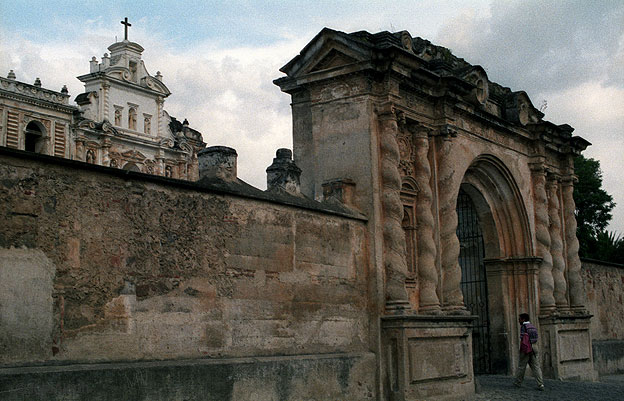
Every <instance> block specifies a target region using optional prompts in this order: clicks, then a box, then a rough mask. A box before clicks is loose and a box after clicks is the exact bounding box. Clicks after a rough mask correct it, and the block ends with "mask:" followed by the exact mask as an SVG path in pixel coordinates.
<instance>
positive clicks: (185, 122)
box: [182, 118, 189, 127]
mask: <svg viewBox="0 0 624 401" xmlns="http://www.w3.org/2000/svg"><path fill="white" fill-rule="evenodd" d="M182 125H186V126H187V127H188V125H189V122H188V120H187V119H186V118H185V119H184V122H182Z"/></svg>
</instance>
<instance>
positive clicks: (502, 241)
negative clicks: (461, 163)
mask: <svg viewBox="0 0 624 401" xmlns="http://www.w3.org/2000/svg"><path fill="white" fill-rule="evenodd" d="M462 188H463V189H464V190H466V192H467V193H468V194H469V196H470V197H471V199H472V200H473V202H474V204H475V207H476V208H477V211H478V213H479V216H480V218H481V219H482V225H483V227H482V229H483V231H484V236H485V237H486V238H484V239H485V241H486V244H487V245H488V246H487V247H486V248H487V249H486V253H487V257H524V256H530V255H532V254H533V250H532V241H531V235H530V224H529V220H528V213H527V209H526V205H525V200H524V198H523V196H522V193H521V192H520V189H519V187H518V185H517V181H516V180H515V178H514V176H513V174H512V172H511V171H510V170H509V169H508V168H507V167H506V166H505V164H504V163H503V162H502V161H501V160H500V159H498V158H497V157H496V156H493V155H491V154H482V155H480V156H478V157H476V158H475V159H473V161H472V163H471V164H470V166H469V167H468V169H467V170H466V172H465V174H464V177H463V179H462ZM458 192H459V188H458Z"/></svg>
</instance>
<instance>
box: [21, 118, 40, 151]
mask: <svg viewBox="0 0 624 401" xmlns="http://www.w3.org/2000/svg"><path fill="white" fill-rule="evenodd" d="M44 138H45V128H43V127H42V126H41V124H39V123H38V122H36V121H31V122H29V123H28V125H27V126H26V130H25V131H24V150H25V151H27V152H35V153H45V152H44V151H45V139H44Z"/></svg>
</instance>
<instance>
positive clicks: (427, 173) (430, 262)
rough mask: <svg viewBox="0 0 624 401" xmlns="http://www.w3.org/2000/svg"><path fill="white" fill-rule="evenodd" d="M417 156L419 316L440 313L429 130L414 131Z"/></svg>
mask: <svg viewBox="0 0 624 401" xmlns="http://www.w3.org/2000/svg"><path fill="white" fill-rule="evenodd" d="M413 138H414V145H415V151H416V155H415V158H414V170H415V178H416V184H417V185H418V195H417V198H416V220H417V228H416V235H417V241H418V285H419V293H420V299H419V312H420V313H439V312H440V300H439V299H438V294H437V288H438V270H437V268H436V263H435V262H436V260H435V258H436V245H435V241H434V239H433V235H434V228H435V222H434V219H433V213H432V211H431V204H432V202H433V194H432V191H431V184H430V182H431V167H430V165H429V130H428V129H426V128H425V127H417V128H416V129H415V130H414V132H413Z"/></svg>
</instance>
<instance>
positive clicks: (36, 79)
mask: <svg viewBox="0 0 624 401" xmlns="http://www.w3.org/2000/svg"><path fill="white" fill-rule="evenodd" d="M34 85H35V86H38V87H39V88H41V80H40V79H39V77H37V78H35V84H34Z"/></svg>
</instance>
